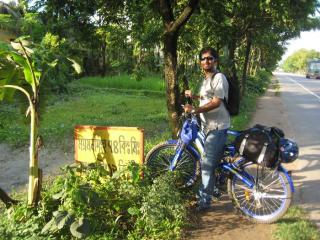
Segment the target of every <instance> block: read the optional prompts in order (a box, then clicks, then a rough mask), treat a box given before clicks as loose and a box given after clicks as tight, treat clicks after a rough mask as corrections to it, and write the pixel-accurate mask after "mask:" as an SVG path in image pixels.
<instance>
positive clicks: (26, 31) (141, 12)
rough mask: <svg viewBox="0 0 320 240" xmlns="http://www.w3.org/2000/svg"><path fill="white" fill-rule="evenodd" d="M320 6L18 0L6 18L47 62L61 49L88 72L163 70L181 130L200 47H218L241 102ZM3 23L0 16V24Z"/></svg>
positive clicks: (56, 77)
mask: <svg viewBox="0 0 320 240" xmlns="http://www.w3.org/2000/svg"><path fill="white" fill-rule="evenodd" d="M0 7H1V6H0ZM318 7H319V2H318V1H317V0H305V1H282V0H276V1H269V0H258V1H256V0H249V1H245V0H240V1H226V0H222V1H221V0H219V1H218V0H213V1H209V2H208V1H199V0H175V1H168V0H132V1H127V0H121V1H120V0H107V1H102V0H92V1H71V0H62V1H53V0H44V1H43V0H41V1H40V0H36V1H19V5H18V6H16V8H15V9H16V11H17V12H18V13H19V14H20V16H18V18H19V24H16V22H10V21H9V22H8V21H7V23H6V29H7V31H11V32H13V31H14V32H15V34H16V35H29V36H30V39H31V40H32V41H33V42H35V43H36V45H38V46H39V47H38V48H37V49H36V50H35V53H38V54H39V55H42V56H44V58H45V59H46V61H52V60H53V59H55V58H56V55H57V54H58V53H62V54H63V55H65V56H71V57H72V58H74V59H76V60H77V61H78V62H79V63H80V64H81V65H82V67H83V70H84V71H83V73H82V75H83V76H88V75H113V74H121V73H128V74H131V75H132V77H133V78H134V79H136V80H137V81H139V79H141V77H142V76H143V75H144V74H150V73H152V74H154V73H156V74H159V73H162V75H163V76H164V78H165V81H166V86H167V89H166V93H167V107H168V119H169V120H170V123H171V127H172V129H173V133H175V132H176V131H177V129H178V116H179V115H180V113H181V109H180V106H181V101H182V99H183V96H181V93H182V92H183V87H186V86H187V85H188V84H186V83H187V80H188V81H189V83H192V82H193V81H195V80H196V79H197V78H199V77H200V76H199V68H198V52H199V50H200V49H201V48H202V47H204V46H213V47H215V48H216V49H217V50H218V52H219V54H220V56H221V57H220V65H219V68H220V69H221V70H222V71H223V72H224V73H226V75H227V76H228V77H229V78H230V79H231V80H232V81H233V82H234V83H235V86H237V93H238V94H235V96H234V97H235V98H236V101H235V102H236V103H237V104H236V106H235V107H236V108H239V105H240V102H241V98H242V97H243V96H245V95H246V93H247V90H246V89H247V85H248V83H247V81H250V76H254V75H255V74H257V72H259V71H260V70H262V69H264V70H266V71H272V70H273V69H275V67H276V66H277V62H278V61H279V60H280V59H281V56H282V54H283V53H284V51H285V42H286V41H287V40H289V39H291V38H293V37H296V36H299V34H300V32H301V31H306V30H310V29H316V28H319V26H320V24H319V18H318V17H316V15H315V13H316V12H317V9H318ZM2 9H4V7H3V6H2ZM12 9H13V8H12ZM3 11H4V10H3ZM3 11H2V12H3ZM5 13H6V14H10V13H9V12H8V11H6V12H5ZM7 16H8V15H7ZM9 16H11V17H10V19H17V16H16V15H15V14H13V13H11V15H9ZM15 21H16V20H15ZM4 25H5V23H4V21H2V20H1V18H0V28H1V26H4ZM9 26H11V27H12V29H10V27H9ZM0 37H1V36H0ZM71 72H72V71H70V69H69V68H68V67H63V66H60V67H59V69H58V70H57V71H56V72H55V71H52V72H51V74H49V75H48V79H51V80H48V82H50V81H51V82H54V83H57V84H49V88H51V89H53V90H54V91H58V92H59V91H63V89H64V88H63V86H64V84H65V83H66V82H68V81H71V80H72V79H74V75H73V74H72V73H71ZM54 86H59V87H54Z"/></svg>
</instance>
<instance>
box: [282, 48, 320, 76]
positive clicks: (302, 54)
mask: <svg viewBox="0 0 320 240" xmlns="http://www.w3.org/2000/svg"><path fill="white" fill-rule="evenodd" d="M314 58H320V52H317V51H315V50H306V49H300V50H298V51H296V52H294V53H293V54H292V55H290V56H289V57H288V58H287V59H286V60H285V61H284V62H283V64H282V66H281V67H282V68H283V70H284V71H286V72H293V73H297V72H299V73H305V71H306V69H307V62H308V60H311V59H314Z"/></svg>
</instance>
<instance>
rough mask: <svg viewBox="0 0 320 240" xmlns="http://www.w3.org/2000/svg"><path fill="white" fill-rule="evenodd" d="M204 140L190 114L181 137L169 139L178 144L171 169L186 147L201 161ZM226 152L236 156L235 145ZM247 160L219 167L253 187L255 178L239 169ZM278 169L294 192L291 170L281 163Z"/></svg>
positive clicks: (231, 132)
mask: <svg viewBox="0 0 320 240" xmlns="http://www.w3.org/2000/svg"><path fill="white" fill-rule="evenodd" d="M240 133H241V132H239V131H235V130H228V131H227V134H228V135H230V136H238V135H239V134H240ZM204 140H205V134H204V133H203V132H202V131H201V130H200V128H199V125H198V122H197V119H196V117H195V116H194V115H191V116H189V117H188V118H187V119H186V121H185V122H184V124H183V126H182V129H181V132H180V134H179V139H178V140H169V141H167V143H168V144H175V145H176V146H177V147H176V153H175V155H174V157H173V159H172V160H171V162H170V170H171V171H174V170H175V168H176V166H177V163H178V162H179V160H180V158H181V155H182V152H183V151H184V149H187V150H189V151H190V152H191V153H192V155H193V156H195V158H196V159H197V160H198V161H201V156H202V154H203V152H204ZM225 153H226V154H227V156H229V157H235V156H236V149H235V146H234V145H233V144H232V143H229V144H227V145H226V147H225ZM246 162H247V161H246V159H245V158H244V157H241V158H240V159H238V160H236V161H235V162H226V161H222V162H221V163H220V166H219V167H220V168H221V169H223V170H225V171H226V172H230V173H232V174H233V175H235V176H236V177H237V178H238V179H240V180H241V181H242V182H243V183H245V184H246V185H247V186H248V188H250V189H253V188H254V186H255V182H254V179H250V176H246V174H245V173H244V172H241V170H240V169H239V167H240V166H241V165H242V164H244V163H246ZM277 171H280V172H283V173H284V174H285V176H286V178H287V180H288V182H289V184H290V188H291V191H292V192H294V185H293V181H292V178H291V176H290V174H289V172H288V171H287V170H286V169H285V168H284V167H283V166H282V165H281V164H279V165H278V168H277ZM190 184H191V183H190Z"/></svg>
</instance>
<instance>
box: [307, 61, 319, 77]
mask: <svg viewBox="0 0 320 240" xmlns="http://www.w3.org/2000/svg"><path fill="white" fill-rule="evenodd" d="M306 78H316V79H320V59H316V60H310V61H308V63H307V71H306Z"/></svg>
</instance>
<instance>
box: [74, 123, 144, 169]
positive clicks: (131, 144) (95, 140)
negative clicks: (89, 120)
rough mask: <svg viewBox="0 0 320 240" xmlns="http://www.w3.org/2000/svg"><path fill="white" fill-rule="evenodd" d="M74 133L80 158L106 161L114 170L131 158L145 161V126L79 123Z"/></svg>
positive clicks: (136, 160)
mask: <svg viewBox="0 0 320 240" xmlns="http://www.w3.org/2000/svg"><path fill="white" fill-rule="evenodd" d="M74 133H75V160H76V161H77V162H84V163H94V162H103V163H105V164H107V165H108V167H109V170H111V171H112V172H113V171H115V170H118V169H122V168H123V167H124V166H126V165H127V164H128V163H129V162H131V161H134V162H136V163H139V164H142V163H143V154H144V132H143V129H140V128H134V127H104V126H91V125H79V126H76V127H75V129H74Z"/></svg>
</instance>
